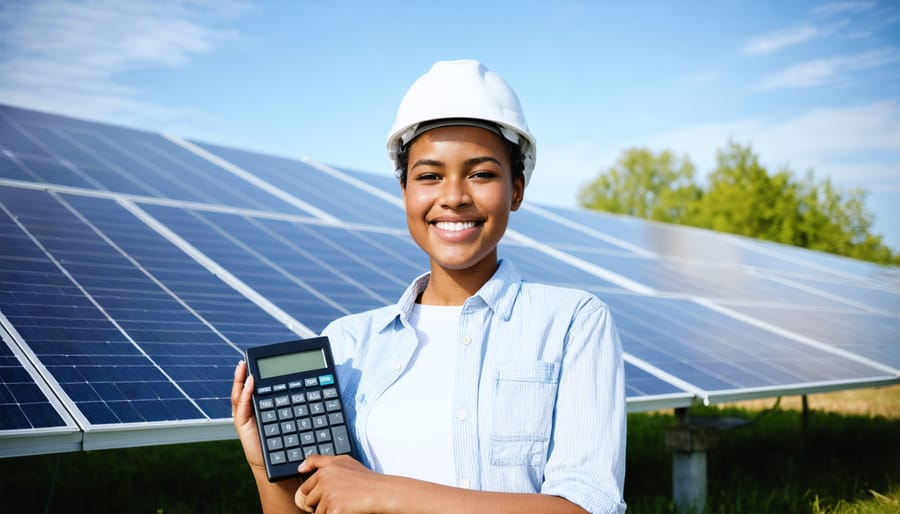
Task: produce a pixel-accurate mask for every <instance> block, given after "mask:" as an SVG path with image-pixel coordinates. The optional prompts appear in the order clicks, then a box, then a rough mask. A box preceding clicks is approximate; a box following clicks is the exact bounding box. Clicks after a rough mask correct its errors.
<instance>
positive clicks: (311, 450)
mask: <svg viewBox="0 0 900 514" xmlns="http://www.w3.org/2000/svg"><path fill="white" fill-rule="evenodd" d="M318 454H319V449H318V448H316V447H315V446H304V447H303V458H304V459H305V458H306V457H309V456H310V455H318Z"/></svg>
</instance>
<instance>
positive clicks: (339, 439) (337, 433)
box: [331, 425, 350, 454]
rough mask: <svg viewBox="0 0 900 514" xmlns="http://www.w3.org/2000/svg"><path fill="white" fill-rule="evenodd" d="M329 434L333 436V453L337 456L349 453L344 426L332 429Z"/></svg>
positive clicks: (348, 443) (347, 438)
mask: <svg viewBox="0 0 900 514" xmlns="http://www.w3.org/2000/svg"><path fill="white" fill-rule="evenodd" d="M331 434H332V435H333V436H334V451H335V452H336V453H338V454H341V453H350V438H349V437H347V427H346V426H344V425H341V426H339V427H332V428H331Z"/></svg>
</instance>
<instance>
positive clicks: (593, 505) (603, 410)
mask: <svg viewBox="0 0 900 514" xmlns="http://www.w3.org/2000/svg"><path fill="white" fill-rule="evenodd" d="M553 419H554V423H553V433H552V435H551V438H552V441H551V449H550V454H549V455H548V459H547V465H546V467H545V468H544V483H543V485H542V487H541V492H542V493H545V494H553V495H557V496H562V497H565V498H568V499H570V500H571V501H573V502H575V503H577V504H579V505H581V506H582V507H583V508H584V509H585V510H588V511H590V512H597V513H600V512H602V513H610V514H612V513H622V512H624V511H625V503H624V502H623V499H622V492H623V488H624V480H625V424H626V414H625V380H624V363H623V359H622V347H621V343H620V341H619V335H618V332H617V330H616V327H615V323H614V322H613V319H612V317H611V315H610V313H609V309H608V308H607V307H606V305H604V304H603V303H602V302H600V301H599V300H597V299H596V298H592V299H591V300H590V301H588V302H587V303H586V304H584V305H583V306H582V307H581V308H580V309H579V310H578V312H577V313H576V315H575V317H574V318H573V320H572V324H571V326H570V328H569V330H568V334H567V335H566V339H565V349H564V353H563V358H562V363H561V369H560V380H559V389H558V390H557V398H556V406H555V409H554V413H553Z"/></svg>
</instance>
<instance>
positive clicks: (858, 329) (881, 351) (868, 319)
mask: <svg viewBox="0 0 900 514" xmlns="http://www.w3.org/2000/svg"><path fill="white" fill-rule="evenodd" d="M728 308H730V309H733V310H735V311H738V312H740V313H742V314H746V315H749V316H753V317H754V318H756V319H758V320H761V321H763V322H766V323H770V324H772V325H775V326H776V327H779V328H782V329H785V330H788V331H791V332H793V333H796V334H802V335H804V336H806V337H810V338H813V339H815V340H816V341H821V342H822V343H825V344H827V345H830V346H833V347H835V348H840V349H843V350H847V351H850V352H853V353H855V354H857V355H861V356H863V357H866V358H869V359H872V360H873V361H875V362H877V363H881V364H885V365H887V366H891V367H893V368H894V369H896V370H900V343H898V341H900V316H896V315H893V316H891V315H879V314H873V313H865V312H853V311H850V310H844V311H817V310H810V309H799V308H791V307H770V306H765V305H740V304H738V305H728Z"/></svg>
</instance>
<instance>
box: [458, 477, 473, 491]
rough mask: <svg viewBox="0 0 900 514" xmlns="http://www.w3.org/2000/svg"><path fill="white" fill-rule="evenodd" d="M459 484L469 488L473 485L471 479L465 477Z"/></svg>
mask: <svg viewBox="0 0 900 514" xmlns="http://www.w3.org/2000/svg"><path fill="white" fill-rule="evenodd" d="M459 486H460V487H462V488H463V489H468V488H470V487H472V481H471V480H469V479H468V478H464V479H463V480H462V482H460V483H459Z"/></svg>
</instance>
